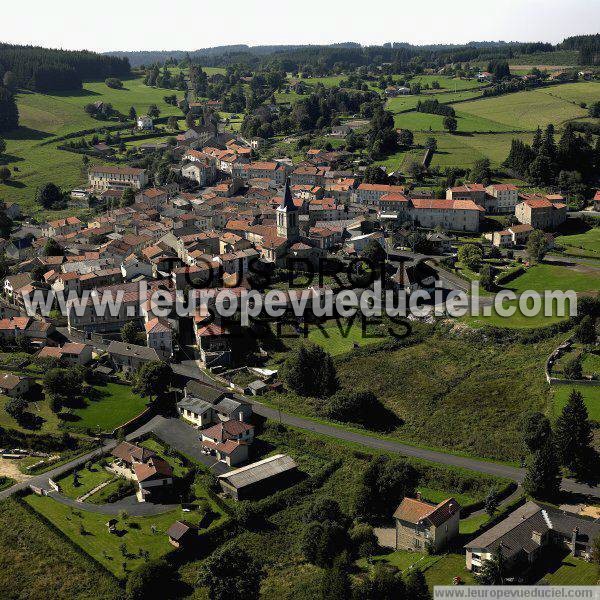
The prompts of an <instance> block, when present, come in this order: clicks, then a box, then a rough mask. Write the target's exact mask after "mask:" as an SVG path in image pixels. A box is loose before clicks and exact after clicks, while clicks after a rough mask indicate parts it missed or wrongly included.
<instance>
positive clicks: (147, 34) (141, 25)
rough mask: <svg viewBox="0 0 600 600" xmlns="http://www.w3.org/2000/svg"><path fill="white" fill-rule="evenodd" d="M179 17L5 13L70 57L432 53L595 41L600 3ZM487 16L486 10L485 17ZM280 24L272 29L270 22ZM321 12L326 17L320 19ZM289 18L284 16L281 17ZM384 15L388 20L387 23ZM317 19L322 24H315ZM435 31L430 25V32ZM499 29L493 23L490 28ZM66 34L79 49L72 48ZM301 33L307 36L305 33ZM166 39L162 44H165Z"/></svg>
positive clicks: (134, 8) (532, 0)
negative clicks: (264, 51)
mask: <svg viewBox="0 0 600 600" xmlns="http://www.w3.org/2000/svg"><path fill="white" fill-rule="evenodd" d="M177 4H178V10H177V12H176V13H175V14H174V15H173V17H174V19H175V20H176V21H177V20H179V19H180V18H181V17H182V15H188V14H191V15H192V17H191V22H192V23H194V18H196V17H197V21H198V25H199V26H198V30H197V31H196V27H194V26H192V27H189V26H185V25H184V26H183V27H181V28H180V29H175V28H173V29H171V28H168V27H167V28H166V30H165V31H161V32H160V35H158V34H159V32H158V31H157V23H163V22H165V21H164V19H165V18H167V20H168V17H169V15H170V14H171V12H172V11H166V10H165V8H164V5H163V4H161V3H159V2H158V0H148V1H147V2H144V3H143V4H142V3H141V2H130V3H128V4H127V5H125V6H124V5H123V4H122V3H120V2H117V1H116V0H106V2H105V3H104V7H105V8H104V10H103V11H102V12H99V13H98V14H94V15H93V19H90V18H89V17H88V16H87V14H86V12H85V11H82V10H81V6H80V5H79V4H78V3H76V2H75V1H74V0H58V1H57V2H55V3H53V4H52V5H48V4H47V3H42V2H41V0H34V2H33V8H34V10H32V11H28V12H27V13H26V14H24V13H23V12H22V11H21V9H20V7H17V6H15V5H7V6H6V7H4V8H3V20H4V22H5V31H11V32H12V33H9V34H8V35H3V38H2V41H3V42H5V43H10V44H20V45H35V46H42V47H48V48H61V49H65V50H91V51H94V52H102V53H110V52H139V51H142V52H143V51H147V52H178V51H180V52H193V51H197V50H202V49H207V48H214V47H218V46H230V45H238V44H242V45H247V46H250V47H253V46H277V45H298V46H305V45H314V46H324V45H331V44H340V43H345V42H356V43H358V44H360V45H361V46H380V45H382V44H385V43H389V42H399V43H409V44H412V45H418V46H424V45H432V44H453V45H462V44H467V43H469V42H473V41H507V42H548V43H552V44H557V43H560V42H561V41H562V40H563V39H564V38H567V37H570V36H573V35H586V34H594V33H597V31H590V30H589V27H590V26H589V24H590V23H598V22H600V3H596V4H595V5H590V4H589V3H588V2H586V0H574V1H573V2H571V3H569V5H565V4H564V3H562V2H561V1H560V0H549V1H547V2H544V3H543V2H541V1H539V0H524V1H523V0H521V1H518V0H509V1H508V2H506V3H505V4H504V5H502V6H499V5H498V4H496V3H492V2H491V1H490V0H483V1H482V0H479V1H477V0H457V2H455V3H453V4H452V6H449V5H447V4H446V3H442V2H440V1H439V0H434V2H433V3H429V4H428V5H427V6H412V5H411V6H410V7H406V6H404V5H403V4H402V3H398V2H392V1H391V0H379V2H378V4H377V6H376V8H375V9H374V10H370V11H369V12H368V13H366V14H360V18H355V17H354V15H353V14H351V12H350V9H349V8H348V6H347V5H346V4H345V3H344V2H342V1H341V0H333V1H332V2H329V3H327V5H322V4H321V3H318V2H316V0H307V1H306V2H304V3H303V4H302V6H296V5H294V6H286V7H282V6H281V5H280V4H278V3H276V2H275V0H263V1H262V2H261V9H262V10H256V8H252V7H249V6H248V4H247V3H243V2H240V1H239V0H233V1H232V2H231V3H230V5H229V6H230V7H231V8H232V10H231V11H230V12H228V14H224V13H222V12H221V11H220V10H219V7H216V6H212V5H209V6H205V7H202V10H201V11H200V12H199V11H198V9H197V5H196V4H195V3H193V2H192V1H191V0H180V1H179V2H178V3H177ZM482 9H484V10H482ZM269 14H272V15H274V18H273V19H268V21H269V22H270V23H271V22H272V23H274V25H273V27H271V28H269V30H268V31H267V30H266V28H265V15H269ZM315 14H318V15H319V18H318V20H316V19H315ZM115 15H117V16H118V18H119V20H120V22H121V23H122V22H123V21H125V22H131V23H135V27H134V28H132V29H130V30H123V29H118V28H116V27H114V19H115ZM278 16H279V17H281V18H278ZM382 17H385V18H383V19H382ZM315 21H317V22H315ZM423 24H426V27H423ZM490 24H491V25H490ZM65 31H68V33H69V35H68V39H69V42H68V43H65V37H66V36H65ZM298 32H302V33H301V34H299V33H298ZM157 40H160V42H159V41H157Z"/></svg>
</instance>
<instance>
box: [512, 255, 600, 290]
mask: <svg viewBox="0 0 600 600" xmlns="http://www.w3.org/2000/svg"><path fill="white" fill-rule="evenodd" d="M599 278H600V268H596V267H590V266H587V265H573V266H569V267H564V266H560V265H556V264H551V263H544V264H538V265H534V266H533V267H530V268H529V269H527V271H526V272H525V273H523V275H521V276H520V277H517V278H516V279H514V280H513V281H511V282H510V283H508V284H507V285H506V288H507V289H511V290H514V291H515V292H516V293H517V294H522V293H523V292H524V291H526V290H536V291H538V292H542V291H544V290H565V291H566V290H573V291H575V292H593V291H597V290H598V281H599Z"/></svg>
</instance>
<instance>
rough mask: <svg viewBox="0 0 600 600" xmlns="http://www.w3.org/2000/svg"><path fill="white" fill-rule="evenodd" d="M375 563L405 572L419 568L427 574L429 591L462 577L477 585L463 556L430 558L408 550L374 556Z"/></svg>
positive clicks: (449, 555)
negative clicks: (381, 563)
mask: <svg viewBox="0 0 600 600" xmlns="http://www.w3.org/2000/svg"><path fill="white" fill-rule="evenodd" d="M371 560H372V561H373V562H374V563H375V562H383V563H386V564H388V565H392V566H394V567H396V568H398V569H400V570H401V571H403V572H405V573H406V572H407V571H409V570H410V569H411V568H418V569H420V570H421V571H423V573H424V574H425V580H426V581H427V585H428V586H429V589H433V587H434V586H436V585H452V584H453V582H454V578H455V577H457V576H458V577H460V578H461V579H462V580H463V582H464V583H466V584H472V583H475V579H474V577H473V575H471V573H469V572H468V571H467V569H466V566H465V557H464V555H463V554H445V555H441V556H428V555H427V554H423V553H421V552H409V551H407V550H396V551H394V552H390V553H389V554H383V555H379V556H374V557H373V558H372V559H371ZM358 564H359V566H361V567H363V568H366V567H367V565H368V563H367V561H366V560H364V559H362V560H360V561H359V562H358Z"/></svg>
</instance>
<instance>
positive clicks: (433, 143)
mask: <svg viewBox="0 0 600 600" xmlns="http://www.w3.org/2000/svg"><path fill="white" fill-rule="evenodd" d="M425 148H429V150H431V151H432V152H435V151H436V150H437V140H436V139H435V138H434V137H428V138H427V139H426V140H425Z"/></svg>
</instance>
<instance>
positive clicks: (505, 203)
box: [485, 183, 519, 214]
mask: <svg viewBox="0 0 600 600" xmlns="http://www.w3.org/2000/svg"><path fill="white" fill-rule="evenodd" d="M485 191H486V193H487V194H489V195H490V196H492V197H494V198H495V199H496V205H495V210H494V211H493V212H498V213H509V214H512V213H514V212H515V206H516V205H517V204H518V202H519V188H517V186H516V185H512V184H510V183H494V184H492V185H488V186H487V187H486V188H485Z"/></svg>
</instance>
